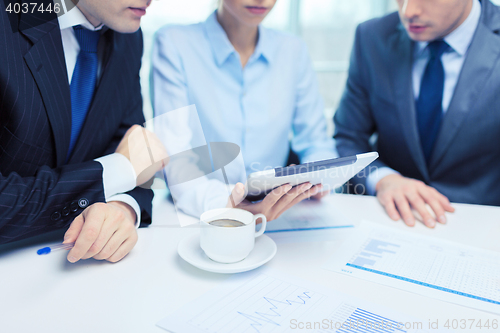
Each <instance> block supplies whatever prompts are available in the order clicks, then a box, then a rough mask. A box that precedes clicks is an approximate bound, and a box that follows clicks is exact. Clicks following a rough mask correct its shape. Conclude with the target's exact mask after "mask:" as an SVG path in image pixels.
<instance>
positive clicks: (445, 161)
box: [334, 0, 500, 228]
mask: <svg viewBox="0 0 500 333" xmlns="http://www.w3.org/2000/svg"><path fill="white" fill-rule="evenodd" d="M397 2H398V5H399V15H398V13H393V14H390V15H388V16H386V17H383V18H378V19H374V20H370V21H368V22H365V23H363V24H361V25H360V26H359V27H358V29H357V31H356V40H355V44H354V48H353V52H352V56H351V64H350V69H349V77H348V80H347V86H346V90H345V93H344V96H343V98H342V101H341V103H340V106H339V109H338V111H337V113H336V115H335V118H334V121H335V125H336V132H335V138H336V140H337V148H338V151H339V153H340V155H342V156H346V155H353V154H357V153H361V152H366V151H371V150H377V151H378V152H379V154H380V159H379V160H378V161H377V162H375V163H374V166H375V167H376V168H373V167H371V168H369V169H367V170H365V171H366V172H365V173H363V174H360V175H358V177H357V178H356V179H355V182H356V183H357V184H356V187H357V192H361V191H362V189H364V190H366V192H368V193H369V194H375V193H376V194H377V197H378V199H379V201H380V202H381V204H382V205H383V206H384V207H385V209H386V211H387V213H388V214H389V216H390V217H391V218H392V219H394V220H399V219H400V218H402V219H403V220H404V221H405V223H406V224H407V225H409V226H413V225H414V224H415V218H414V216H413V214H412V212H411V209H412V208H413V209H415V210H416V211H417V212H418V213H419V214H420V215H421V217H422V220H423V222H424V223H425V225H426V226H428V227H431V228H432V227H434V226H435V224H436V222H440V223H446V217H445V212H446V211H448V212H452V211H453V208H452V207H451V206H450V203H449V201H448V200H451V201H453V202H461V203H472V204H484V205H500V186H499V185H500V171H499V170H500V169H499V168H500V148H499V146H498V144H499V142H500V130H499V129H500V35H499V31H500V9H499V8H498V7H497V6H495V5H494V4H492V3H491V2H490V1H489V0H397ZM427 205H428V206H430V208H431V209H432V211H433V213H434V214H432V213H431V212H430V211H429V210H428V209H427V207H426V206H427Z"/></svg>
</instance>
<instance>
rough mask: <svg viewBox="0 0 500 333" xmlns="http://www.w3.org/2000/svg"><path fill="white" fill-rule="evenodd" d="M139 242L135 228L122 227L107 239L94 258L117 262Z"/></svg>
mask: <svg viewBox="0 0 500 333" xmlns="http://www.w3.org/2000/svg"><path fill="white" fill-rule="evenodd" d="M136 243H137V232H136V230H135V228H133V227H131V228H121V229H119V230H118V231H117V232H115V233H114V234H113V235H112V236H111V238H109V240H108V241H107V243H106V245H105V246H104V247H103V248H102V249H101V250H100V252H99V253H97V254H96V255H94V256H93V257H94V259H97V260H108V261H111V262H116V261H119V260H120V259H122V258H123V257H124V256H125V255H126V254H127V253H129V252H130V251H131V250H132V248H133V247H134V246H135V244H136Z"/></svg>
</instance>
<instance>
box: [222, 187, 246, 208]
mask: <svg viewBox="0 0 500 333" xmlns="http://www.w3.org/2000/svg"><path fill="white" fill-rule="evenodd" d="M243 199H245V185H243V184H242V183H237V184H236V185H235V186H234V188H233V191H232V192H231V195H230V196H229V199H228V201H227V205H226V207H227V208H236V206H238V205H239V204H240V203H241V202H242V201H243Z"/></svg>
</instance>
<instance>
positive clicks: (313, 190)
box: [274, 183, 323, 219]
mask: <svg viewBox="0 0 500 333" xmlns="http://www.w3.org/2000/svg"><path fill="white" fill-rule="evenodd" d="M309 185H310V186H309ZM301 186H303V188H302V193H300V194H299V195H297V196H296V197H295V198H294V199H293V200H292V201H290V202H289V203H288V204H287V205H286V206H284V207H283V208H281V210H280V211H279V212H278V213H277V214H276V216H275V217H274V218H275V219H277V218H278V217H280V216H281V214H283V213H284V212H286V211H287V210H288V209H290V208H292V207H293V206H295V205H296V204H298V203H299V202H301V201H303V200H305V199H308V198H310V197H312V196H315V195H318V194H319V193H320V192H321V191H322V189H323V185H321V184H318V185H314V186H312V184H310V183H306V184H303V185H301ZM299 191H300V190H299Z"/></svg>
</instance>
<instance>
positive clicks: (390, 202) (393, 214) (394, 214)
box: [377, 194, 401, 221]
mask: <svg viewBox="0 0 500 333" xmlns="http://www.w3.org/2000/svg"><path fill="white" fill-rule="evenodd" d="M377 198H378V201H379V202H380V203H381V204H382V206H384V208H385V211H386V212H387V215H389V217H390V218H391V219H392V220H394V221H397V220H399V219H401V215H399V213H398V210H397V209H396V205H395V204H394V198H393V197H392V196H390V195H380V194H377Z"/></svg>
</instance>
